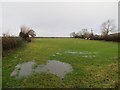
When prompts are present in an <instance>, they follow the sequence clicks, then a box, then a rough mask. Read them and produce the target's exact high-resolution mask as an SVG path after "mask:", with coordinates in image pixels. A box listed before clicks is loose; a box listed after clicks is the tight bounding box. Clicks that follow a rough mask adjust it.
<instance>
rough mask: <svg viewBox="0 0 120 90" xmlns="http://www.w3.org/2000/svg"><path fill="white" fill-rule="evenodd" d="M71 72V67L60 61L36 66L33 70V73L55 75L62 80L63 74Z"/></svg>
mask: <svg viewBox="0 0 120 90" xmlns="http://www.w3.org/2000/svg"><path fill="white" fill-rule="evenodd" d="M71 71H72V66H71V65H70V64H67V63H63V62H60V61H55V60H52V61H50V60H49V61H48V63H47V64H46V65H45V66H38V67H37V68H36V69H35V72H49V73H53V74H55V75H57V76H58V77H60V78H64V76H65V74H67V73H69V72H71Z"/></svg>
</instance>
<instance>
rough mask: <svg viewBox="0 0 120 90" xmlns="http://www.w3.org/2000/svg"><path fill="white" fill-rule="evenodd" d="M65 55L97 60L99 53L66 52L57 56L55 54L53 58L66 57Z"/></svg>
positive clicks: (58, 53)
mask: <svg viewBox="0 0 120 90" xmlns="http://www.w3.org/2000/svg"><path fill="white" fill-rule="evenodd" d="M65 54H70V55H79V56H80V57H83V58H95V57H96V56H95V55H96V54H97V52H88V51H83V52H75V51H65V52H62V53H60V52H57V53H55V54H53V55H52V56H54V57H55V56H57V55H65Z"/></svg>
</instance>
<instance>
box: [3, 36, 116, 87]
mask: <svg viewBox="0 0 120 90" xmlns="http://www.w3.org/2000/svg"><path fill="white" fill-rule="evenodd" d="M66 51H75V52H86V51H88V52H96V54H95V56H96V57H94V58H84V57H80V55H78V54H68V53H66V54H65V53H64V54H62V55H56V56H52V55H53V54H55V53H57V52H60V53H63V52H66ZM33 60H34V61H36V63H37V64H45V63H46V62H47V61H48V60H58V61H62V62H65V63H69V64H71V65H72V67H73V71H72V72H71V73H68V74H67V75H66V76H65V77H64V79H63V80H62V79H60V78H59V77H57V76H55V75H53V74H48V73H42V74H33V75H31V76H28V77H27V78H22V79H19V80H18V79H15V78H14V77H10V74H11V72H12V71H13V70H14V67H15V66H16V65H17V64H18V63H22V62H28V61H33ZM117 63H118V43H115V42H105V41H94V40H81V39H74V38H36V39H33V41H32V42H31V43H28V45H26V46H25V47H21V48H18V49H17V50H14V51H12V53H10V54H9V55H8V56H6V57H3V64H2V65H3V77H2V78H3V82H2V83H3V88H7V87H19V88H22V87H23V88H33V87H36V88H53V87H61V88H64V87H67V88H71V87H74V88H76V87H80V88H89V87H90V88H91V87H94V88H114V87H116V85H117V81H118V64H117Z"/></svg>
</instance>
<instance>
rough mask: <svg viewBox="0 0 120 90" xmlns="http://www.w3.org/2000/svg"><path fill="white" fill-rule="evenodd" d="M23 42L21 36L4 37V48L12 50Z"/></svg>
mask: <svg viewBox="0 0 120 90" xmlns="http://www.w3.org/2000/svg"><path fill="white" fill-rule="evenodd" d="M22 44H23V40H22V38H20V37H2V50H3V51H4V50H11V49H13V48H16V47H19V46H21V45H22Z"/></svg>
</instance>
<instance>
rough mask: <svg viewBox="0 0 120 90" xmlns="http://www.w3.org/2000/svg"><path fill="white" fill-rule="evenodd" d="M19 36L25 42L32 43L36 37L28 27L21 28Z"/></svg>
mask: <svg viewBox="0 0 120 90" xmlns="http://www.w3.org/2000/svg"><path fill="white" fill-rule="evenodd" d="M19 36H20V37H22V38H23V39H24V40H26V41H28V42H31V37H35V36H36V34H35V31H34V30H32V29H30V28H28V27H26V26H21V32H20V33H19Z"/></svg>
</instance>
